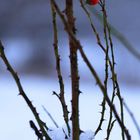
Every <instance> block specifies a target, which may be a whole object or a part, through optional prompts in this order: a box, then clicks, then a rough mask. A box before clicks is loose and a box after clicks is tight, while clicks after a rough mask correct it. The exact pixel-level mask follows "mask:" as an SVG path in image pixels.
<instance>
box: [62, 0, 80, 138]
mask: <svg viewBox="0 0 140 140" xmlns="http://www.w3.org/2000/svg"><path fill="white" fill-rule="evenodd" d="M65 14H66V17H67V23H68V26H69V30H70V31H71V32H72V33H73V34H74V35H75V34H76V28H75V18H74V15H73V0H66V9H65ZM69 49H70V66H71V85H72V116H71V120H72V139H73V140H79V135H80V128H79V93H80V92H79V74H78V58H77V49H78V48H77V44H75V42H74V40H73V39H72V38H71V36H69Z"/></svg>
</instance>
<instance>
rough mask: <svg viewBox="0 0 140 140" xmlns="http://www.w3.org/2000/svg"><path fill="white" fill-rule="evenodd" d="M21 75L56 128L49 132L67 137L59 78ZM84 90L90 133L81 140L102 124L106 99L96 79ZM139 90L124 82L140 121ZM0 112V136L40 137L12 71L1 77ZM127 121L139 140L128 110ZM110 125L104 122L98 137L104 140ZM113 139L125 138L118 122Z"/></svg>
mask: <svg viewBox="0 0 140 140" xmlns="http://www.w3.org/2000/svg"><path fill="white" fill-rule="evenodd" d="M20 77H21V83H22V84H23V87H24V89H25V92H26V93H27V95H28V97H29V98H30V99H31V100H32V101H33V104H34V105H35V106H36V107H37V110H38V112H39V113H40V117H41V118H42V119H43V121H45V122H46V124H47V126H48V127H49V128H50V129H51V130H53V131H49V135H50V136H51V137H52V138H53V140H64V133H63V131H62V128H63V129H65V130H66V128H65V126H64V121H63V117H62V110H61V105H60V102H59V100H58V99H57V97H55V96H53V95H52V91H53V90H55V91H56V92H57V91H59V88H58V83H57V80H53V79H47V78H40V77H31V76H30V77H27V76H24V75H21V76H20ZM83 85H84V86H83ZM65 88H66V89H65V91H66V99H67V104H68V106H69V110H70V108H71V104H70V100H71V95H70V85H69V83H68V82H67V85H66V86H65ZM81 91H82V92H83V93H82V94H81V95H80V112H79V114H80V127H81V129H82V130H83V131H85V132H86V133H82V135H81V137H80V138H81V139H80V140H90V139H91V138H92V137H93V135H94V131H95V129H96V127H97V125H98V123H99V119H100V113H99V112H100V110H101V107H100V106H99V104H100V103H101V101H102V94H101V92H100V90H99V89H98V86H97V85H95V84H93V83H92V82H87V83H81ZM139 92H140V89H139V88H137V87H128V86H125V85H121V93H122V96H123V98H124V99H125V101H126V103H127V104H128V106H129V107H130V109H131V110H132V111H133V114H134V115H135V117H136V119H137V121H138V122H140V117H139V116H140V112H139V106H140V102H139V99H140V94H139ZM42 105H44V106H45V107H46V109H47V110H48V111H49V113H50V114H51V115H52V116H53V117H54V119H55V121H56V122H57V124H58V125H59V127H60V128H56V127H55V125H54V124H53V122H52V121H51V120H50V118H49V117H48V115H47V114H46V113H45V112H44V110H43V108H42ZM116 105H118V102H116ZM0 112H1V115H0V125H1V127H0V138H1V139H2V140H9V139H11V140H19V139H20V140H27V139H32V140H36V136H35V134H34V131H33V130H32V129H31V128H30V126H29V120H34V117H33V115H32V113H31V111H30V109H29V108H28V107H27V105H26V103H25V101H24V100H23V98H22V97H21V96H18V90H17V87H16V84H15V82H14V81H13V79H12V78H11V76H10V74H7V76H1V78H0ZM107 118H108V113H107V114H106V116H105V119H107ZM125 122H126V126H127V128H128V129H129V131H130V134H131V135H132V139H134V140H138V139H139V135H138V133H137V131H136V128H135V126H134V124H133V123H132V120H131V118H130V116H129V115H128V113H127V112H126V111H125ZM139 124H140V123H139ZM106 127H107V121H104V123H103V127H102V128H103V130H102V131H100V132H99V134H97V136H96V137H95V140H99V139H100V140H102V139H104V138H105V137H106ZM110 139H111V140H120V139H121V131H120V128H119V127H118V124H117V123H115V127H114V130H113V131H112V134H111V138H110Z"/></svg>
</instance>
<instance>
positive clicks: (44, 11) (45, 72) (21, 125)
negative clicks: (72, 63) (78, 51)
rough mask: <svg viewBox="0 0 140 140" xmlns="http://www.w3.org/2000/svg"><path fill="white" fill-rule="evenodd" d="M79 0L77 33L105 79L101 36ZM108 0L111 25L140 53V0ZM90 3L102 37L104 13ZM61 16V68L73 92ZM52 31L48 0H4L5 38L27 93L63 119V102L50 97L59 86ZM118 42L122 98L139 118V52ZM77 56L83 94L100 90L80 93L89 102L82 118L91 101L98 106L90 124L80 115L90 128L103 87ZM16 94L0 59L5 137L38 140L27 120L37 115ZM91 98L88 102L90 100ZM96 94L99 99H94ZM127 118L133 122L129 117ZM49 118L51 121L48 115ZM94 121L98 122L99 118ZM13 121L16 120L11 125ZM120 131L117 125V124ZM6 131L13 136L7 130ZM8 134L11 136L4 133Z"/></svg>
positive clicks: (0, 32) (0, 14)
mask: <svg viewBox="0 0 140 140" xmlns="http://www.w3.org/2000/svg"><path fill="white" fill-rule="evenodd" d="M74 2H75V3H74V12H75V13H74V14H75V17H76V27H77V38H78V39H79V40H80V41H81V44H82V45H83V49H84V50H85V53H86V54H87V56H88V58H89V59H90V60H91V63H92V64H93V66H94V67H95V69H96V71H97V73H98V74H99V75H100V78H101V79H103V77H104V58H105V57H104V54H103V52H102V50H101V49H99V47H98V45H97V43H96V38H95V36H94V35H93V33H92V29H91V27H90V24H89V22H88V19H87V18H86V16H85V13H84V12H83V10H82V8H81V7H80V4H79V2H78V1H74ZM106 2H107V14H108V20H109V22H110V24H111V25H113V26H114V27H115V28H116V29H117V30H118V31H119V32H120V33H122V34H123V35H124V36H125V37H126V38H127V39H128V41H129V42H130V43H131V44H132V46H133V47H134V49H135V50H136V52H137V53H140V47H139V45H140V18H139V13H140V8H139V7H140V1H138V0H133V1H131V0H123V1H122V0H117V1H116V0H106ZM57 3H58V4H59V5H60V7H61V10H62V11H63V10H64V4H65V3H64V0H57ZM87 7H88V8H89V11H90V12H91V15H92V19H93V21H94V24H95V26H96V28H97V30H98V33H99V34H100V36H101V38H102V39H103V28H102V26H101V23H100V21H99V20H98V19H97V17H96V16H95V14H96V15H98V14H101V9H100V7H99V5H97V6H95V7H90V6H87ZM57 19H58V20H57V21H58V30H59V52H60V54H61V64H62V73H63V76H64V78H65V80H66V83H67V84H66V85H65V88H66V92H67V93H68V95H70V93H71V91H70V67H69V48H68V39H67V34H66V33H65V32H64V27H63V24H62V22H61V20H60V19H59V17H58V18H57ZM52 30H53V28H52V18H51V12H50V3H49V0H12V1H11V0H1V4H0V40H1V41H2V43H3V45H4V47H5V52H6V55H7V57H8V59H9V60H10V63H11V64H12V66H13V67H14V69H15V70H16V71H17V73H18V74H19V76H20V78H21V81H22V84H23V87H24V89H25V91H26V92H27V93H28V96H29V97H30V98H31V99H33V101H34V104H35V105H36V106H37V108H38V110H39V112H43V111H42V108H41V107H40V106H41V105H42V104H43V105H47V109H48V110H49V111H50V113H51V114H52V115H53V116H54V117H55V120H56V121H60V118H61V116H58V113H62V112H61V111H62V110H61V107H60V108H59V109H56V108H55V107H56V106H59V105H60V104H59V102H58V100H57V99H56V98H55V99H56V100H55V99H54V97H52V96H51V94H52V91H53V90H55V91H59V87H58V82H57V81H58V80H57V75H56V71H55V56H54V52H53V45H52V44H53V31H52ZM103 43H104V42H103ZM113 44H114V51H115V60H116V71H117V74H118V80H119V82H120V86H121V91H122V94H123V97H124V98H125V100H126V101H127V102H128V104H129V105H130V106H131V109H132V110H133V111H134V115H135V116H136V118H137V119H139V118H140V117H139V115H140V114H139V111H138V110H136V109H137V108H139V105H140V104H139V98H140V97H139V96H140V94H139V91H140V86H139V85H140V60H139V59H137V58H136V57H134V56H133V55H132V54H131V53H130V52H129V51H128V49H126V47H125V46H123V45H122V43H121V42H120V41H119V40H117V39H116V38H115V37H113ZM78 61H79V73H80V78H81V86H80V89H81V90H82V91H83V92H84V93H91V92H92V93H95V94H90V96H91V95H93V96H94V97H93V98H91V97H90V96H88V97H87V96H85V94H82V95H81V96H80V98H83V99H82V101H81V102H82V103H83V104H84V106H82V110H83V112H82V110H81V113H83V114H81V117H82V115H83V116H84V115H85V114H87V113H85V112H86V111H88V110H87V108H84V107H85V104H86V105H87V106H88V105H89V106H91V104H90V103H92V105H94V107H95V106H96V107H97V110H94V111H93V112H92V113H93V114H91V115H90V116H91V119H89V118H88V120H89V123H88V122H87V120H86V121H82V118H81V123H82V124H81V125H82V126H83V127H84V128H85V129H87V128H89V126H92V123H91V121H95V120H96V119H95V120H93V117H95V116H96V115H95V114H98V112H99V109H100V107H99V103H100V101H101V97H99V94H96V93H97V92H99V89H98V87H97V86H95V84H96V82H95V81H94V78H93V77H92V75H91V73H90V72H89V70H88V68H87V67H86V65H85V63H84V62H83V61H82V58H81V56H80V55H79V58H78ZM38 93H39V94H38ZM44 93H45V94H44ZM46 93H47V94H46ZM17 94H18V91H17V87H16V85H15V83H14V81H13V79H12V78H11V76H10V74H9V73H8V72H7V70H6V68H5V65H4V64H3V62H2V60H1V59H0V96H1V97H0V99H1V101H0V111H1V112H2V113H1V116H0V118H1V119H0V124H1V126H3V127H1V128H0V132H2V134H0V136H1V138H2V139H4V140H9V139H12V138H13V139H15V140H16V139H17V140H18V139H19V138H20V139H21V136H22V140H23V139H24V140H27V139H29V138H30V139H32V138H34V139H36V138H35V135H34V133H33V131H32V130H31V129H30V128H29V125H28V120H29V119H31V118H33V116H32V114H31V112H30V110H28V111H27V106H26V104H25V102H24V101H23V99H21V98H19V96H17ZM133 95H135V96H133ZM86 97H87V100H88V102H86V103H85V99H86ZM92 99H94V102H93V100H92ZM68 101H70V97H69V98H68ZM132 101H133V102H132ZM82 103H81V105H82ZM56 104H57V105H56ZM69 104H70V103H69ZM52 107H53V109H52ZM69 107H70V106H69ZM60 110H61V111H60ZM25 112H26V113H25ZM56 112H57V113H56ZM23 113H24V114H23ZM90 113H91V112H90ZM98 115H99V114H98ZM98 115H97V116H96V117H97V119H98V118H99V116H98ZM15 116H16V117H15ZM19 116H20V117H19ZM42 117H43V118H45V120H47V119H46V114H45V115H44V114H42ZM83 119H85V117H83ZM61 120H62V118H61ZM127 120H130V117H128V118H127ZM139 121H140V120H139ZM50 122H51V121H50ZM62 122H63V121H61V123H60V124H63V123H62ZM84 122H86V124H84ZM126 122H127V123H128V121H126ZM47 123H49V121H48V120H47ZM51 123H52V122H51ZM51 123H49V124H50V125H52V124H51ZM93 123H94V124H95V123H96V122H93ZM5 124H6V125H5ZM7 125H8V128H7ZM10 125H12V127H11V126H10ZM128 126H130V128H132V124H128ZM133 127H134V126H133ZM11 128H12V129H11ZM20 130H26V131H20ZM115 131H118V130H117V129H116V130H115ZM7 133H8V134H9V135H7ZM115 133H116V132H115ZM136 134H137V133H135V131H134V132H133V135H134V139H136V140H137V139H138V136H137V135H136ZM5 136H7V137H6V138H5ZM103 138H104V137H103ZM115 138H116V136H115V135H114V138H112V139H115ZM97 139H100V138H97Z"/></svg>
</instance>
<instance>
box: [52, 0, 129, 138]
mask: <svg viewBox="0 0 140 140" xmlns="http://www.w3.org/2000/svg"><path fill="white" fill-rule="evenodd" d="M51 1H52V3H53V5H54V7H55V9H56V11H57V13H58V15H59V16H60V18H61V20H62V21H63V23H64V26H65V29H66V31H67V33H68V35H69V36H70V37H71V39H73V41H74V43H75V44H76V46H77V47H78V49H79V51H80V54H81V56H82V58H83V60H84V61H85V63H86V65H87V66H88V68H89V69H90V71H91V73H92V74H93V76H94V78H95V79H96V82H97V84H98V85H99V87H100V89H101V91H102V93H103V95H104V96H105V97H106V101H107V103H108V105H109V107H110V108H112V110H113V113H114V115H115V117H116V120H117V121H118V123H119V125H120V127H121V128H122V129H123V130H124V132H125V135H126V137H127V139H128V140H131V136H130V134H129V132H128V130H127V129H126V127H125V125H124V123H123V122H122V121H121V119H120V117H119V115H118V113H117V111H116V108H115V106H114V105H113V104H112V103H111V101H110V99H109V96H108V95H107V93H106V90H105V87H104V85H103V84H102V82H101V80H100V78H99V77H98V75H97V73H96V71H95V69H94V68H93V67H92V65H91V63H90V62H89V60H88V59H87V57H86V55H85V53H84V51H83V49H82V46H81V44H80V42H79V41H78V40H77V39H76V37H75V35H74V34H73V33H72V31H71V30H70V29H69V25H68V23H67V20H66V19H65V17H64V15H63V14H62V13H61V11H60V9H59V7H58V5H57V4H56V2H55V0H51Z"/></svg>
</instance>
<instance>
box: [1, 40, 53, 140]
mask: <svg viewBox="0 0 140 140" xmlns="http://www.w3.org/2000/svg"><path fill="white" fill-rule="evenodd" d="M0 57H1V58H2V60H3V62H4V63H5V65H6V67H7V70H8V71H9V72H10V73H11V75H12V76H13V78H14V80H15V82H16V84H17V87H18V90H19V95H21V96H22V97H23V98H24V100H25V101H26V103H27V105H28V106H29V108H30V109H31V111H32V113H33V115H34V117H35V119H36V121H37V123H38V125H39V127H40V130H41V132H42V135H43V136H44V137H45V139H46V140H51V139H50V137H49V135H48V134H47V132H46V131H45V128H44V123H43V121H42V120H41V119H40V117H39V114H38V113H37V111H36V108H35V107H34V106H33V104H32V102H31V101H30V99H29V98H28V97H27V95H26V93H25V92H24V90H23V88H22V85H21V82H20V79H19V77H18V75H17V73H16V72H15V71H14V69H13V68H12V66H11V65H10V63H9V61H8V59H7V57H6V56H5V52H4V47H3V45H2V43H1V42H0Z"/></svg>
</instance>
